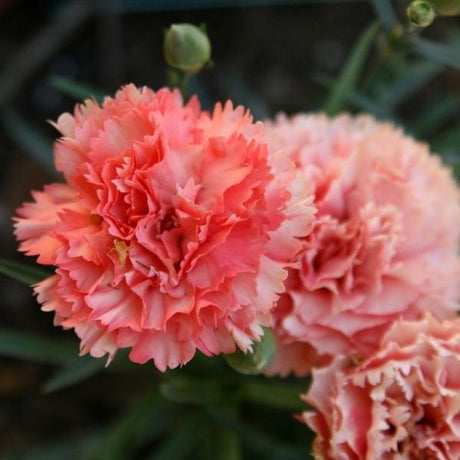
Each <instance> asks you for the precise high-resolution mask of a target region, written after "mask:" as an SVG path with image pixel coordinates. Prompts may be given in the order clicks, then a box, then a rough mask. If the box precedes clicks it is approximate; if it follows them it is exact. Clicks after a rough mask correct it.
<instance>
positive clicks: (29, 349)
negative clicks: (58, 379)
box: [0, 329, 78, 364]
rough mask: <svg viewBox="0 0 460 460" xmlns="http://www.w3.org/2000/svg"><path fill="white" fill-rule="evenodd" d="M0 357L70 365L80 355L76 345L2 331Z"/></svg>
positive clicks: (0, 330) (0, 331)
mask: <svg viewBox="0 0 460 460" xmlns="http://www.w3.org/2000/svg"><path fill="white" fill-rule="evenodd" d="M0 355H2V356H7V357H9V358H20V359H27V360H30V361H37V362H41V363H49V364H68V363H69V361H70V360H72V359H75V358H76V356H77V355H78V348H77V346H76V345H70V344H66V343H62V341H61V340H59V341H56V340H50V339H45V338H42V337H36V336H32V335H29V334H25V333H22V332H17V331H11V330H7V329H0Z"/></svg>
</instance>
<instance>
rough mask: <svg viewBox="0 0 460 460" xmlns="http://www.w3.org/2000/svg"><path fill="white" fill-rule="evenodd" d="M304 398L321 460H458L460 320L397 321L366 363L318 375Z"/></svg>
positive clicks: (339, 364)
mask: <svg viewBox="0 0 460 460" xmlns="http://www.w3.org/2000/svg"><path fill="white" fill-rule="evenodd" d="M304 399H305V401H306V402H308V403H309V404H311V405H312V406H313V407H314V408H315V409H317V410H318V412H317V413H314V412H305V413H304V414H302V416H301V419H302V420H303V421H305V422H306V423H307V424H308V425H309V427H310V428H311V429H312V430H314V431H315V432H316V434H317V437H316V439H315V441H314V455H315V457H316V458H317V459H321V460H351V459H353V460H377V459H382V460H397V459H398V460H403V459H408V460H409V459H427V460H428V459H433V460H434V459H439V460H458V459H459V458H460V319H453V320H445V321H444V322H438V321H437V320H435V319H434V318H433V316H431V315H430V314H426V316H425V317H424V318H423V319H422V320H419V321H413V322H410V321H402V320H401V321H398V322H396V323H395V324H394V325H393V326H392V327H391V329H390V330H389V331H388V332H387V333H386V334H385V336H384V337H383V339H382V343H381V349H380V350H379V351H378V352H377V353H376V354H374V355H372V356H371V357H369V358H368V359H366V360H365V361H364V362H362V363H361V364H359V365H357V366H353V364H352V363H351V362H350V360H349V359H348V358H346V357H338V358H336V359H335V360H334V361H333V363H332V364H331V365H330V366H329V367H327V368H323V369H320V370H315V371H314V372H313V384H312V387H311V389H310V391H309V392H308V394H307V395H306V396H304Z"/></svg>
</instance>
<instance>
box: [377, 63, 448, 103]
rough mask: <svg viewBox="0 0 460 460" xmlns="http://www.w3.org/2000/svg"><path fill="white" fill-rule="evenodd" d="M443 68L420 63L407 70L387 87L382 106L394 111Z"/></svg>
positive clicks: (437, 65) (432, 64)
mask: <svg viewBox="0 0 460 460" xmlns="http://www.w3.org/2000/svg"><path fill="white" fill-rule="evenodd" d="M443 70H444V69H443V67H442V66H441V65H439V64H434V63H432V62H418V63H416V64H414V65H412V66H410V67H409V68H408V69H406V70H405V72H404V74H403V75H402V76H401V77H400V78H395V79H394V80H393V82H392V84H391V85H389V86H387V87H386V89H385V92H384V94H383V97H382V99H381V103H382V105H384V106H385V107H387V108H388V109H392V108H394V107H396V106H398V105H399V104H401V103H403V102H404V101H405V100H406V99H408V98H409V97H410V96H412V95H413V94H414V93H416V92H417V91H419V90H420V89H421V88H423V86H425V85H426V84H427V83H428V82H430V81H431V80H432V79H433V78H434V77H436V76H437V75H439V74H440V73H441V72H442V71H443Z"/></svg>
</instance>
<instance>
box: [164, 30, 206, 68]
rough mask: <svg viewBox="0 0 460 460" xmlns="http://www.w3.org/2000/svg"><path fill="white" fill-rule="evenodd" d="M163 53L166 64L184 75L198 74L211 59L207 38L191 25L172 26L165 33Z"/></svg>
mask: <svg viewBox="0 0 460 460" xmlns="http://www.w3.org/2000/svg"><path fill="white" fill-rule="evenodd" d="M163 52H164V57H165V59H166V62H167V63H168V64H169V65H170V66H171V67H173V68H174V69H178V70H181V71H182V72H186V73H196V72H199V71H200V70H201V69H202V67H203V66H205V65H206V64H207V63H208V62H209V60H210V58H211V44H210V42H209V39H208V36H207V35H206V33H205V32H203V31H202V30H201V29H200V28H199V27H196V26H194V25H192V24H172V25H171V27H169V29H168V30H167V31H166V33H165V38H164V43H163Z"/></svg>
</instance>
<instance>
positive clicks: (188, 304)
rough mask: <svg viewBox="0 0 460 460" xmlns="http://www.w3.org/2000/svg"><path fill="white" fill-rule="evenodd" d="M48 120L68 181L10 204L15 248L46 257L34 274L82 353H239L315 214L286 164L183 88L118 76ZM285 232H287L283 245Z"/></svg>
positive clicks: (256, 329) (239, 112) (242, 124)
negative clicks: (98, 96) (50, 269)
mask: <svg viewBox="0 0 460 460" xmlns="http://www.w3.org/2000/svg"><path fill="white" fill-rule="evenodd" d="M56 127H57V128H58V129H59V131H60V132H61V133H62V135H63V137H62V138H61V139H60V140H59V141H58V142H57V143H56V147H55V163H56V167H57V169H58V170H59V171H61V172H62V173H63V175H64V177H65V180H66V183H65V184H51V185H49V186H47V187H45V189H44V191H43V192H35V193H34V195H33V196H34V199H35V202H33V203H26V204H25V205H24V206H23V207H22V208H20V209H19V210H18V214H19V216H20V217H19V218H17V219H16V221H17V222H16V235H17V237H18V239H19V240H21V241H22V243H21V245H20V250H22V251H24V252H26V253H27V254H28V255H38V262H39V263H41V264H53V265H55V266H56V273H55V274H54V275H53V276H51V277H49V278H48V279H46V280H44V281H43V282H41V283H39V284H37V285H36V286H35V292H36V293H37V294H38V301H39V302H40V303H41V304H42V308H43V310H45V311H54V313H55V323H56V324H58V325H61V326H63V327H64V328H74V329H75V332H76V333H77V335H78V336H79V337H80V339H81V352H82V353H87V352H89V353H90V354H91V355H93V356H95V357H99V356H102V355H105V354H108V355H109V358H112V357H113V355H114V354H115V352H116V350H117V349H118V348H122V347H130V348H131V352H130V359H131V360H132V361H135V362H138V363H144V362H146V361H148V360H150V359H153V360H154V362H155V365H156V367H157V368H158V369H160V370H162V371H163V370H165V369H166V368H168V367H169V368H174V367H176V366H178V365H181V364H184V363H186V362H188V361H189V360H190V359H191V358H192V357H193V355H194V353H195V351H196V349H198V350H200V351H201V352H203V353H204V354H206V355H213V354H218V353H232V352H233V351H234V350H235V349H236V347H239V348H240V349H241V350H243V351H245V352H247V351H250V350H251V345H252V343H253V342H254V341H258V340H260V337H261V336H262V334H263V329H262V326H267V325H269V324H270V322H271V310H272V308H273V305H274V303H275V302H276V300H277V298H278V296H279V293H281V292H282V291H283V289H284V288H283V281H284V279H285V278H286V270H285V267H286V266H287V265H288V264H289V263H290V262H291V261H292V260H293V257H294V256H295V254H296V252H298V250H299V249H300V247H301V246H300V242H299V239H298V237H302V236H305V235H306V234H308V232H309V231H310V228H311V222H312V219H313V211H312V210H313V208H312V207H311V206H310V202H311V197H309V196H306V195H305V193H303V192H302V193H301V194H299V192H298V191H300V190H303V189H304V186H303V185H301V184H300V185H299V181H303V180H304V179H303V178H301V177H299V175H297V174H296V172H295V169H294V167H293V166H292V164H291V162H290V161H289V160H287V159H286V158H285V157H284V156H282V155H280V154H278V153H276V152H274V153H273V154H271V155H270V156H269V155H268V149H267V146H266V144H265V143H264V137H263V134H264V133H263V125H262V124H260V123H253V121H252V117H251V116H250V114H249V113H248V112H245V110H244V109H243V108H242V107H238V108H236V109H235V108H233V106H232V104H231V103H230V102H228V103H227V104H225V106H224V107H222V106H221V105H220V104H218V105H216V107H215V109H214V111H213V113H212V114H209V113H207V112H201V110H200V107H199V104H198V101H197V99H196V98H192V99H191V100H190V101H189V102H188V103H187V104H186V105H184V104H183V103H182V99H181V97H180V94H179V93H178V92H171V91H169V90H167V89H162V90H160V91H158V92H156V93H155V92H153V91H151V90H150V89H147V88H142V89H137V88H136V87H134V86H133V85H128V86H125V87H123V88H122V89H121V90H120V91H118V93H117V94H116V96H115V98H113V99H112V98H106V99H105V101H104V103H103V104H102V106H99V105H98V104H97V103H96V102H94V101H86V102H85V103H84V104H83V105H81V106H79V107H77V108H76V110H75V113H74V115H73V116H72V115H70V114H68V113H66V114H63V115H61V117H60V118H59V119H58V121H57V123H56ZM280 242H282V244H281V243H280Z"/></svg>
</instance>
